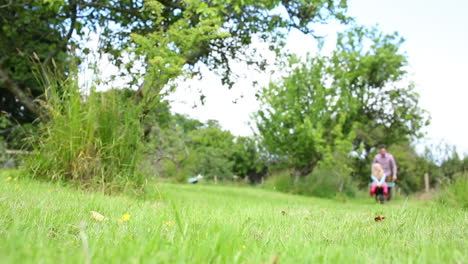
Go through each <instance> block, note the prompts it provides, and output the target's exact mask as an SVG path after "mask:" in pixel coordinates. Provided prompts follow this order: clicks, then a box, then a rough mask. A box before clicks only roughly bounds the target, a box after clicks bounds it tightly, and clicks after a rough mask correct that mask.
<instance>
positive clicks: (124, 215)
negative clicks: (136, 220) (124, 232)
mask: <svg viewBox="0 0 468 264" xmlns="http://www.w3.org/2000/svg"><path fill="white" fill-rule="evenodd" d="M130 217H131V216H130V215H129V214H123V215H122V217H120V220H119V223H123V222H127V221H128V220H130Z"/></svg>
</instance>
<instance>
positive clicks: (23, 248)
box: [0, 172, 468, 263]
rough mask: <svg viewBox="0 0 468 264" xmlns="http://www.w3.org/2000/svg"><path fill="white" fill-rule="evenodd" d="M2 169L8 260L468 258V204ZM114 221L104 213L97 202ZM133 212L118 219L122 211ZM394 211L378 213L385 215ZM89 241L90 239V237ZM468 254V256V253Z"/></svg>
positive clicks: (2, 257) (1, 250)
mask: <svg viewBox="0 0 468 264" xmlns="http://www.w3.org/2000/svg"><path fill="white" fill-rule="evenodd" d="M9 176H12V177H15V175H13V174H12V173H11V172H6V173H5V172H3V173H2V172H0V210H1V214H0V241H1V242H0V262H1V263H86V261H87V257H86V255H87V254H88V255H89V256H90V259H91V261H92V262H93V263H109V262H113V263H115V262H117V263H118V262H121V263H156V262H157V263H174V262H176V263H208V262H217V263H262V262H264V263H272V262H275V259H277V260H278V263H320V262H325V263H339V262H346V263H356V262H359V263H363V262H366V263H377V262H380V263H390V262H391V263H412V262H413V263H457V262H459V263H466V260H467V259H468V252H467V251H468V246H467V237H468V232H467V226H468V225H467V224H468V217H467V216H468V214H467V211H463V210H458V209H451V208H442V207H439V206H436V205H433V204H430V203H424V202H416V201H394V202H392V203H390V204H386V205H379V204H375V203H374V202H373V201H372V200H370V199H368V200H362V201H352V202H348V203H339V202H336V201H330V200H321V199H314V198H306V197H299V196H291V195H286V194H280V193H275V192H268V191H264V190H259V189H254V188H236V187H221V186H219V187H218V186H203V185H169V184H164V185H162V186H160V187H159V189H160V190H161V195H162V199H159V198H157V197H159V195H158V194H157V192H154V195H153V197H152V198H151V197H149V198H147V199H145V200H143V199H136V198H132V197H130V196H114V197H108V196H104V195H101V194H98V193H91V194H90V193H85V192H82V191H78V190H74V189H70V188H64V187H60V186H56V185H53V184H47V183H38V182H33V181H26V180H11V181H8V180H7V177H9ZM91 210H94V211H98V212H100V213H102V214H103V215H105V216H106V217H108V221H105V222H96V221H94V220H93V219H91V216H90V211H91ZM124 213H128V214H130V215H131V219H130V220H129V221H128V222H125V223H119V222H118V219H119V218H120V217H121V216H122V214H124ZM380 214H383V215H385V216H386V217H387V218H386V219H385V220H384V221H382V222H374V219H373V218H374V217H375V216H376V215H380ZM86 241H87V243H86ZM464 261H465V262H464Z"/></svg>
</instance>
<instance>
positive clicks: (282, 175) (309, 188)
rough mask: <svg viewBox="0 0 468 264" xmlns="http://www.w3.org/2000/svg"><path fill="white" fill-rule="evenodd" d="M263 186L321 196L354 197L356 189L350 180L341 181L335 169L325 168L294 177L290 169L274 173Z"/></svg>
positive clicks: (286, 191)
mask: <svg viewBox="0 0 468 264" xmlns="http://www.w3.org/2000/svg"><path fill="white" fill-rule="evenodd" d="M265 186H266V187H267V188H269V189H274V190H277V191H280V192H285V193H292V194H300V195H306V196H316V197H323V198H333V197H336V196H343V195H345V196H348V197H354V196H355V194H356V191H357V188H356V185H355V184H354V183H353V182H352V181H351V180H346V181H345V182H342V180H341V178H339V177H337V176H336V173H335V171H333V170H332V169H326V168H317V169H315V170H314V171H313V172H312V173H311V174H309V175H307V176H303V177H295V176H293V174H292V173H291V172H290V171H282V172H279V173H275V174H273V175H272V176H270V177H269V178H268V179H267V181H266V182H265Z"/></svg>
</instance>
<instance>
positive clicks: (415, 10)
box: [170, 0, 468, 154]
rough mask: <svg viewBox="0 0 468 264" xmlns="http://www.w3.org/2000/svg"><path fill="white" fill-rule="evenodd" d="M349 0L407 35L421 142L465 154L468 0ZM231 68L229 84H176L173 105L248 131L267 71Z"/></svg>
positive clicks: (291, 45)
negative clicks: (234, 76) (425, 122)
mask: <svg viewBox="0 0 468 264" xmlns="http://www.w3.org/2000/svg"><path fill="white" fill-rule="evenodd" d="M349 4H350V6H349V14H350V15H352V16H354V17H356V19H357V22H358V23H359V24H364V25H376V24H378V25H379V28H380V29H381V30H383V31H385V32H387V33H391V32H394V31H398V32H400V34H401V35H402V36H403V37H404V38H405V39H406V42H405V44H404V45H403V50H405V51H406V52H407V55H408V57H409V63H410V73H411V80H413V81H415V83H416V88H417V91H418V92H419V93H420V96H421V101H420V103H421V107H423V108H424V109H426V110H428V111H429V112H430V114H431V117H432V123H431V125H430V126H429V127H427V128H426V132H427V140H426V141H425V142H426V143H427V144H430V143H438V142H440V141H444V142H446V143H449V144H452V145H456V146H457V149H458V151H459V152H460V153H465V154H468V139H467V135H468V118H467V114H468V79H467V76H468V15H467V14H468V1H466V0H445V1H436V0H351V1H350V3H349ZM333 30H336V27H335V26H328V27H324V28H321V29H320V32H321V33H325V32H326V33H327V35H330V36H334V35H335V33H334V32H333ZM314 47H315V44H314V40H313V39H312V38H311V37H308V36H304V35H302V34H301V33H298V32H292V34H291V35H290V37H289V39H288V49H290V50H292V51H294V52H297V53H298V54H300V55H304V54H306V52H308V51H313V50H314ZM235 70H236V71H237V72H238V73H239V74H241V75H245V76H244V77H243V78H240V79H239V81H238V82H237V83H236V85H235V86H234V88H233V89H232V90H228V89H227V88H225V87H222V86H221V82H220V80H219V78H217V76H216V75H214V74H212V73H206V78H205V79H203V80H201V81H194V80H191V81H190V82H189V83H190V84H188V83H185V84H184V85H181V86H180V88H179V89H178V91H177V92H176V93H175V94H173V95H172V96H171V97H170V99H171V100H172V101H173V103H172V109H173V111H175V112H180V113H185V114H188V115H189V116H191V117H193V118H198V119H201V120H207V119H216V120H219V121H220V123H221V125H222V126H223V127H224V128H225V129H229V130H230V131H232V132H233V133H234V134H236V135H251V134H252V131H251V129H250V126H249V125H248V122H249V120H250V115H251V113H252V112H254V111H256V110H257V109H258V104H257V102H256V101H255V89H254V88H252V85H251V83H252V81H254V80H255V81H258V82H259V83H260V84H261V85H266V84H267V83H268V81H269V80H270V79H271V78H272V77H271V75H270V74H269V73H256V72H254V71H252V70H250V69H247V68H245V67H244V66H241V65H237V69H235ZM189 85H190V87H189ZM200 89H201V90H202V91H203V93H204V94H205V95H206V96H207V97H206V103H205V105H204V106H200V105H199V106H198V107H197V108H193V105H194V103H197V102H198V101H197V100H198V97H199V93H198V92H197V91H198V90H200ZM236 99H237V103H236V104H234V103H233V101H235V100H236Z"/></svg>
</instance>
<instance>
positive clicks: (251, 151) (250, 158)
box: [230, 137, 268, 183]
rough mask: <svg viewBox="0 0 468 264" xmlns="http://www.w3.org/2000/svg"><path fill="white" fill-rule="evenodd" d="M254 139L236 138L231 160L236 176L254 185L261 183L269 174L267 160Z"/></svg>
mask: <svg viewBox="0 0 468 264" xmlns="http://www.w3.org/2000/svg"><path fill="white" fill-rule="evenodd" d="M262 154H263V153H262V149H261V146H259V142H258V141H257V140H256V139H255V138H254V137H236V139H235V141H234V146H233V150H232V154H231V157H230V160H231V161H232V162H233V167H232V171H233V173H234V175H236V176H239V177H241V178H248V179H249V181H250V182H252V183H258V182H261V180H262V177H264V176H265V174H266V172H267V168H268V167H267V160H266V157H264V155H262Z"/></svg>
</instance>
